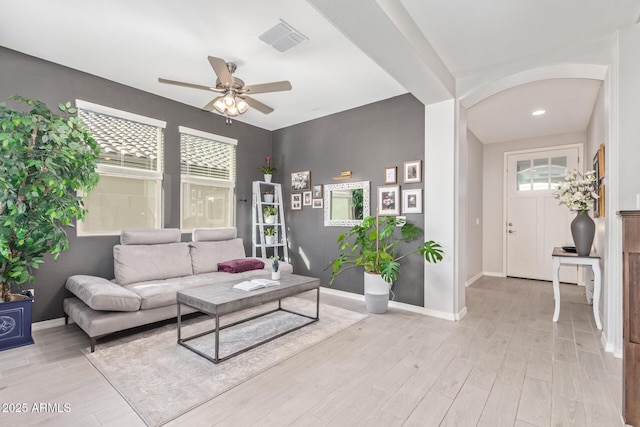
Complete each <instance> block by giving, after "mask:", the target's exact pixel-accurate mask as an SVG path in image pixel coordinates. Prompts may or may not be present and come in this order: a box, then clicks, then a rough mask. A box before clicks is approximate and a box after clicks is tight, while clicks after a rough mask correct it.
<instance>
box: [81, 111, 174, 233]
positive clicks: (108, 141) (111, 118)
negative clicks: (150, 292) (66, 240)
mask: <svg viewBox="0 0 640 427" xmlns="http://www.w3.org/2000/svg"><path fill="white" fill-rule="evenodd" d="M76 106H77V107H78V115H79V116H80V117H81V118H82V119H83V120H84V123H85V125H86V127H87V128H88V129H89V130H90V131H91V132H92V133H93V137H94V139H95V140H96V141H97V142H98V145H99V146H100V163H99V165H98V172H99V173H100V182H99V183H98V185H97V186H96V188H94V189H93V191H92V192H91V193H89V195H88V196H86V197H85V199H84V203H85V206H86V207H87V208H88V210H89V213H88V214H87V216H86V217H85V219H84V221H78V234H79V235H88V234H91V235H97V234H104V235H113V234H119V233H120V231H121V230H124V229H154V228H162V173H163V166H164V164H163V156H162V153H163V138H164V128H165V127H166V123H165V122H162V121H159V120H155V119H152V118H149V117H144V116H139V115H137V114H132V113H127V112H125V111H120V110H115V109H113V108H109V107H104V106H101V105H97V104H92V103H89V102H85V101H80V100H76Z"/></svg>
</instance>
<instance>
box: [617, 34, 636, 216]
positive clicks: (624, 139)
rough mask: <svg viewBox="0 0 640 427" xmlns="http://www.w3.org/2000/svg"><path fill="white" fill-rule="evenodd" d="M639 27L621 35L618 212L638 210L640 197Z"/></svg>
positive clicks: (619, 49) (619, 54)
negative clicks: (638, 196)
mask: <svg viewBox="0 0 640 427" xmlns="http://www.w3.org/2000/svg"><path fill="white" fill-rule="evenodd" d="M639 52H640V25H634V26H632V27H628V28H626V29H624V30H622V31H620V35H619V45H618V58H619V62H618V66H619V67H618V71H619V74H618V78H619V80H618V100H619V110H618V111H619V122H618V132H619V133H618V141H619V152H620V156H619V163H618V171H619V180H620V181H619V185H620V191H619V193H618V196H619V198H618V201H619V205H618V207H619V209H620V210H630V209H636V208H638V206H637V205H636V195H637V194H640V173H638V170H639V168H638V160H639V159H640V82H639V80H638V79H639V78H640V54H639Z"/></svg>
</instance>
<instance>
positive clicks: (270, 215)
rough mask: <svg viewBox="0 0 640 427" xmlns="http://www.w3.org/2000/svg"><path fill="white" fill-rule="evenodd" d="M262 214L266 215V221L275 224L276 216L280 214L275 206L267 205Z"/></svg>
mask: <svg viewBox="0 0 640 427" xmlns="http://www.w3.org/2000/svg"><path fill="white" fill-rule="evenodd" d="M262 214H263V215H264V222H265V223H267V224H275V223H276V218H277V215H278V209H276V208H275V206H266V207H265V208H264V209H263V210H262Z"/></svg>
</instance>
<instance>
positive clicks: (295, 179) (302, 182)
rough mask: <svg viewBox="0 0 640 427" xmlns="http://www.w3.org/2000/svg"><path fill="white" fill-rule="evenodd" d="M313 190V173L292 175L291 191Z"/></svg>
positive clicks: (305, 172) (306, 172)
mask: <svg viewBox="0 0 640 427" xmlns="http://www.w3.org/2000/svg"><path fill="white" fill-rule="evenodd" d="M306 190H311V171H301V172H292V173H291V191H306Z"/></svg>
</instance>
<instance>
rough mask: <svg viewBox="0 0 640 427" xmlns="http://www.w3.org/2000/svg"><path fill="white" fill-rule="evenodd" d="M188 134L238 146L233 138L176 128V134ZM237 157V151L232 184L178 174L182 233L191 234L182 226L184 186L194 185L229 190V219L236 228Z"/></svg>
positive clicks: (189, 230) (188, 229) (182, 127)
mask: <svg viewBox="0 0 640 427" xmlns="http://www.w3.org/2000/svg"><path fill="white" fill-rule="evenodd" d="M183 133H184V134H188V135H192V136H197V137H200V138H204V139H209V140H211V141H214V142H221V143H224V144H229V145H235V146H237V145H238V140H237V139H233V138H229V137H226V136H222V135H216V134H213V133H209V132H204V131H201V130H197V129H191V128H188V127H186V126H178V134H183ZM180 144H182V141H180ZM237 159H238V157H237V151H236V165H235V166H236V168H235V169H236V171H235V172H236V173H235V175H236V176H235V179H234V181H233V182H231V181H224V180H220V179H215V178H206V177H202V176H190V175H183V174H182V172H181V173H180V228H181V229H182V230H183V232H187V233H189V232H191V231H193V229H192V228H184V225H183V221H184V217H185V214H184V206H185V203H184V197H188V196H189V195H187V194H184V191H183V189H184V184H195V185H208V186H212V187H213V186H215V187H223V188H229V189H230V190H231V198H230V200H229V211H230V212H229V217H230V218H231V226H232V227H235V226H236V184H237V181H238V170H237V162H238V160H237ZM180 164H182V159H180Z"/></svg>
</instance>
